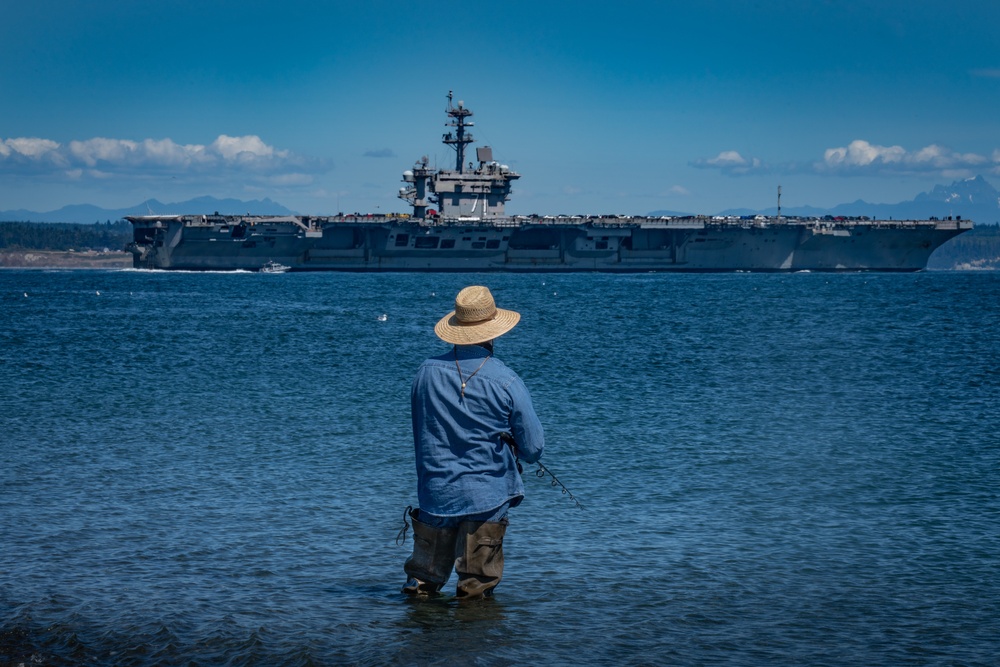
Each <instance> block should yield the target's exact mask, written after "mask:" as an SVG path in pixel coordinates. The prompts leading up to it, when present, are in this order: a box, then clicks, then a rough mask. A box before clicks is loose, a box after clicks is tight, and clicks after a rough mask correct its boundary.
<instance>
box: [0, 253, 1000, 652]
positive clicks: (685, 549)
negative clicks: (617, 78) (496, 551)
mask: <svg viewBox="0 0 1000 667" xmlns="http://www.w3.org/2000/svg"><path fill="white" fill-rule="evenodd" d="M472 283H484V284H487V285H489V286H491V288H492V289H493V291H494V293H495V295H496V297H497V300H498V303H499V304H500V305H501V306H504V307H510V308H514V309H516V310H519V311H521V313H522V315H523V319H522V323H521V324H520V325H519V326H518V327H517V328H516V329H515V330H514V331H513V332H511V333H510V334H509V335H507V336H505V337H503V338H501V339H500V340H499V341H498V348H497V353H498V356H500V357H501V358H502V359H503V360H504V361H505V362H506V363H507V364H508V365H510V366H511V367H512V368H514V369H515V370H517V371H518V372H519V373H520V374H521V376H522V377H523V378H524V380H525V382H526V383H527V385H528V386H529V388H530V389H531V391H532V394H533V396H534V399H535V404H536V407H537V410H538V413H539V415H540V417H541V419H542V421H543V423H544V425H545V426H546V429H547V443H548V444H547V450H546V454H545V457H544V458H543V462H545V463H546V464H547V466H548V467H549V468H550V469H551V470H552V471H553V472H554V473H555V474H556V475H557V476H558V477H559V478H560V479H561V480H562V482H563V483H565V485H566V486H567V487H569V489H570V490H571V491H572V492H573V493H574V494H575V495H576V496H577V497H578V498H579V499H580V501H581V502H582V503H583V506H584V509H582V510H581V509H578V508H577V507H576V506H575V505H574V503H573V502H572V501H570V500H569V498H568V496H566V495H564V494H562V493H561V492H560V490H559V489H558V487H553V486H551V485H550V483H549V480H548V479H544V480H543V479H539V478H537V477H535V476H534V475H533V470H534V468H533V467H529V468H528V469H526V470H525V484H526V487H527V493H528V496H527V499H526V500H525V502H524V504H522V505H521V506H520V507H519V508H517V509H516V510H514V511H513V512H512V515H511V518H512V523H511V528H510V531H509V532H508V537H507V540H506V542H505V551H506V557H507V567H506V572H505V577H504V581H503V583H502V584H501V586H500V587H499V588H498V589H497V594H496V597H495V599H493V600H487V601H482V602H479V603H473V604H459V603H458V602H456V601H454V600H452V599H448V598H445V599H442V600H438V601H435V602H429V603H423V604H421V603H413V602H411V601H408V600H405V599H404V598H403V596H402V595H401V594H400V593H399V592H398V591H399V587H400V586H401V584H402V583H403V575H402V569H401V568H402V563H403V560H404V559H405V558H406V556H407V555H408V553H409V545H406V546H403V547H398V546H396V545H395V538H396V534H397V531H398V530H399V528H400V527H401V526H402V522H401V518H402V515H403V510H404V508H405V507H406V506H407V505H408V504H410V503H413V502H414V499H415V495H416V493H415V488H414V483H415V482H414V473H413V470H412V465H413V464H412V453H411V451H412V450H411V447H412V445H411V443H410V432H409V383H410V378H411V375H412V373H413V371H414V370H415V368H416V367H417V365H418V364H419V363H420V361H422V360H423V358H424V357H426V356H428V355H430V354H434V353H438V352H439V351H441V350H442V349H443V347H442V346H443V345H444V344H443V343H440V342H439V341H437V339H436V338H435V337H434V335H433V333H432V326H433V323H434V322H435V321H436V320H437V319H438V318H439V317H441V316H442V315H444V314H445V313H446V312H447V311H448V310H450V308H451V305H452V303H453V299H454V295H455V293H456V292H457V291H458V289H459V288H461V287H462V286H464V285H466V284H472ZM0 299H2V300H0V387H2V390H0V518H2V523H0V664H4V665H7V664H10V665H16V664H20V663H24V664H26V665H76V664H83V665H175V664H185V665H187V664H231V665H339V664H359V665H423V664H437V665H450V664H480V665H508V664H537V663H541V662H547V663H551V664H556V665H570V664H607V665H619V664H626V665H637V664H658V665H890V664H902V665H995V664H997V656H998V655H1000V409H998V408H1000V333H998V332H1000V275H996V274H992V273H956V272H927V273H919V274H905V275H881V274H838V275H826V274H793V275H764V274H729V275H698V276H686V275H665V274H648V275H632V276H611V275H556V276H538V275H527V276H512V275H434V274H416V275H409V274H396V275H367V274H362V275H350V274H294V273H293V274H284V275H260V274H251V273H238V274H198V273H155V272H141V271H118V272H103V271H63V272H43V271H2V272H0ZM382 315H385V317H384V318H382V317H380V316H382ZM452 583H453V582H452Z"/></svg>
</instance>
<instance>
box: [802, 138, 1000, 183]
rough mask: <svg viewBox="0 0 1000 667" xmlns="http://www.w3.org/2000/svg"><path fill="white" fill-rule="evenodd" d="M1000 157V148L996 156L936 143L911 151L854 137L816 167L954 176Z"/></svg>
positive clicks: (829, 152)
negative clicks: (968, 151)
mask: <svg viewBox="0 0 1000 667" xmlns="http://www.w3.org/2000/svg"><path fill="white" fill-rule="evenodd" d="M998 157H1000V151H994V153H993V157H992V158H988V157H985V156H983V155H977V154H975V153H959V152H957V151H953V150H951V149H950V148H947V147H945V146H939V145H937V144H931V145H929V146H925V147H924V148H921V149H919V150H915V151H908V150H906V149H905V148H903V147H902V146H879V145H877V144H872V143H869V142H867V141H865V140H864V139H855V140H854V141H852V142H851V143H850V144H848V145H847V146H841V147H837V148H828V149H826V151H824V153H823V161H822V162H820V163H817V164H815V165H814V169H815V170H816V171H818V172H821V173H836V174H871V173H882V172H885V173H928V172H939V173H941V174H945V173H946V172H947V173H948V174H950V175H955V174H961V173H963V172H965V171H967V170H975V169H982V168H988V167H989V166H990V164H991V163H996V162H998Z"/></svg>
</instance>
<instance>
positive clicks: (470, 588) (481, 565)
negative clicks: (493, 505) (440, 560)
mask: <svg viewBox="0 0 1000 667" xmlns="http://www.w3.org/2000/svg"><path fill="white" fill-rule="evenodd" d="M507 523H508V522H507V520H506V519H503V520H502V521H463V522H461V523H460V524H458V539H457V545H456V546H457V549H458V552H459V556H458V560H457V561H456V562H455V571H456V572H458V588H457V590H456V593H455V594H456V596H457V597H460V598H465V599H472V598H479V597H483V596H484V595H491V594H492V593H493V589H494V588H496V587H497V584H499V583H500V579H501V578H503V537H504V534H505V533H506V532H507Z"/></svg>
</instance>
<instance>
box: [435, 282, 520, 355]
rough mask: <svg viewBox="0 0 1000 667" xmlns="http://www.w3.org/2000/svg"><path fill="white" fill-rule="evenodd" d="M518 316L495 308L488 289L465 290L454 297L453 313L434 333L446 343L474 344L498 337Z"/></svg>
mask: <svg viewBox="0 0 1000 667" xmlns="http://www.w3.org/2000/svg"><path fill="white" fill-rule="evenodd" d="M520 319H521V314H520V313H517V312H514V311H513V310H505V309H503V308H497V305H496V303H495V302H494V301H493V295H492V294H490V290H489V288H488V287H483V286H482V285H473V286H471V287H466V288H465V289H463V290H462V291H461V292H459V293H458V296H456V297H455V310H453V311H451V312H450V313H448V314H447V315H445V316H444V317H442V318H441V320H440V321H439V322H438V323H437V324H435V325H434V333H436V334H437V337H438V338H440V339H441V340H443V341H445V342H446V343H452V344H454V345H475V344H476V343H485V342H486V341H488V340H493V339H494V338H496V337H497V336H502V335H503V334H505V333H507V332H508V331H510V330H511V329H513V328H514V325H515V324H517V323H518V321H519V320H520Z"/></svg>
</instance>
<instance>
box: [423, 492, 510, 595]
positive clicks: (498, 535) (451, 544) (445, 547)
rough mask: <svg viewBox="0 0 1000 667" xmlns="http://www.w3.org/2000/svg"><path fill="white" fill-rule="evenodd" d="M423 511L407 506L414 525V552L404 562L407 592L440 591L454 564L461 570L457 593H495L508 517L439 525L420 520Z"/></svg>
mask: <svg viewBox="0 0 1000 667" xmlns="http://www.w3.org/2000/svg"><path fill="white" fill-rule="evenodd" d="M419 512H420V510H415V509H412V508H407V514H408V515H409V518H410V521H411V522H412V525H413V553H412V554H411V555H410V557H409V558H407V559H406V563H405V564H404V565H403V571H404V572H406V576H407V577H408V578H409V579H408V580H407V582H406V585H405V586H403V593H406V594H407V595H412V596H415V597H418V596H419V597H427V596H431V595H436V594H437V593H438V592H439V591H440V590H441V587H442V586H444V585H445V583H446V582H447V581H448V578H449V577H450V576H451V571H452V568H454V570H455V572H456V573H457V574H458V584H457V585H456V587H455V596H456V597H458V598H464V599H467V600H471V599H475V598H481V597H483V596H488V595H491V594H492V593H493V589H494V588H496V587H497V584H499V583H500V579H501V578H503V537H504V534H506V532H507V519H504V520H503V521H499V522H494V521H461V522H459V524H458V525H457V526H447V527H436V526H430V525H428V524H426V523H424V522H423V521H420V519H419V518H418V516H419ZM405 518H406V515H404V522H405ZM404 530H405V529H404Z"/></svg>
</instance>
